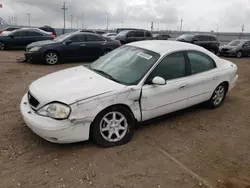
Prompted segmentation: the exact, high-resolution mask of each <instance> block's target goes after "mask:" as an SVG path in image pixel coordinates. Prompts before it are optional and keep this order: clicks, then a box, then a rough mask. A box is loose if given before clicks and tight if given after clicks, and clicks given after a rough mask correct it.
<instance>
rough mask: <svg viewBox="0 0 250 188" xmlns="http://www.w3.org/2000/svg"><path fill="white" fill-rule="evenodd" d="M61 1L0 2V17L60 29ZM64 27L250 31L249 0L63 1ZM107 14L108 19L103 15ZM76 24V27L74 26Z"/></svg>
mask: <svg viewBox="0 0 250 188" xmlns="http://www.w3.org/2000/svg"><path fill="white" fill-rule="evenodd" d="M63 2H64V0H0V4H3V8H0V17H2V18H3V19H4V20H5V21H7V22H8V21H9V19H10V17H17V23H18V24H20V25H27V26H28V24H29V21H28V20H29V19H28V14H30V22H31V25H32V26H42V25H50V26H53V27H57V28H62V27H63V10H62V9H61V7H62V6H63ZM65 3H66V7H67V11H66V28H71V15H72V17H73V26H72V27H73V28H77V25H78V28H79V29H80V28H82V26H84V28H93V29H97V28H100V29H105V28H107V17H108V20H109V28H119V27H133V28H143V29H150V28H151V22H152V21H153V22H154V30H158V29H160V30H166V29H167V30H177V29H178V30H179V29H180V22H181V21H180V20H181V18H183V24H182V30H185V31H189V30H190V31H211V30H214V31H215V32H216V31H217V29H218V30H219V31H223V32H241V29H242V25H243V24H244V29H245V32H250V22H249V18H250V0H65ZM107 15H108V16H107ZM77 22H78V24H77Z"/></svg>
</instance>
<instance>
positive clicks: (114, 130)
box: [91, 106, 135, 148]
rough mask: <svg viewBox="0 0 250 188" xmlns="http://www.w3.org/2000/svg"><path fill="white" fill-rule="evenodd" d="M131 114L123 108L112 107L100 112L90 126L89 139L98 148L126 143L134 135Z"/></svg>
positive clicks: (133, 121)
mask: <svg viewBox="0 0 250 188" xmlns="http://www.w3.org/2000/svg"><path fill="white" fill-rule="evenodd" d="M134 125H135V120H134V116H133V114H132V113H131V112H130V111H129V110H128V109H126V108H125V107H123V106H113V107H110V108H107V109H105V110H103V111H102V112H100V113H99V114H98V115H97V117H96V118H95V120H94V122H93V124H92V125H91V137H92V139H93V141H94V142H95V143H96V144H97V145H99V146H100V147H105V148H106V147H114V146H119V145H123V144H126V143H128V142H129V141H130V140H131V138H132V136H133V133H134Z"/></svg>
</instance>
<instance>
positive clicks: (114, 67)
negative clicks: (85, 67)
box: [90, 46, 160, 85]
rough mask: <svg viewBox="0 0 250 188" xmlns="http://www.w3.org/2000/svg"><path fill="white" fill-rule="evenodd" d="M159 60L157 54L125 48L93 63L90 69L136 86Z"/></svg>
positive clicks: (129, 47)
mask: <svg viewBox="0 0 250 188" xmlns="http://www.w3.org/2000/svg"><path fill="white" fill-rule="evenodd" d="M159 58H160V55H159V54H157V53H155V52H152V51H148V50H144V49H140V48H136V47H132V46H123V47H120V48H117V49H116V50H114V51H112V52H110V53H108V54H107V55H105V56H103V57H101V58H100V59H98V60H96V61H95V62H93V63H92V64H91V65H90V69H92V70H93V71H95V72H97V73H99V74H101V75H103V76H105V77H107V78H109V79H112V80H114V81H116V82H118V83H122V84H125V85H134V84H138V83H139V81H140V80H141V79H142V78H143V77H144V76H145V74H146V73H147V72H148V71H149V69H150V68H151V67H152V66H153V65H154V64H155V62H156V61H157V60H158V59H159Z"/></svg>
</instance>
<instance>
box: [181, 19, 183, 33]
mask: <svg viewBox="0 0 250 188" xmlns="http://www.w3.org/2000/svg"><path fill="white" fill-rule="evenodd" d="M182 22H183V19H182V18H181V26H180V31H182Z"/></svg>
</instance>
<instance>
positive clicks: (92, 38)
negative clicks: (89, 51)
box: [85, 35, 105, 42]
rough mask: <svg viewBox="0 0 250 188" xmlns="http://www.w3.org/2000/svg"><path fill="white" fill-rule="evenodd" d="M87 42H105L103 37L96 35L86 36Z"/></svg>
mask: <svg viewBox="0 0 250 188" xmlns="http://www.w3.org/2000/svg"><path fill="white" fill-rule="evenodd" d="M85 39H86V42H102V41H105V40H104V39H103V38H102V37H99V36H95V35H85Z"/></svg>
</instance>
